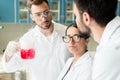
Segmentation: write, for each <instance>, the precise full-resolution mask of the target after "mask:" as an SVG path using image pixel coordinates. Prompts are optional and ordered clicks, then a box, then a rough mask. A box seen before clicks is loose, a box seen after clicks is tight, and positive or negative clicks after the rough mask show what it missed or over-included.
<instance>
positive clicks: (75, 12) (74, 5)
mask: <svg viewBox="0 0 120 80" xmlns="http://www.w3.org/2000/svg"><path fill="white" fill-rule="evenodd" d="M73 12H74V14H75V15H76V14H78V13H79V10H78V8H77V6H76V4H75V3H73Z"/></svg>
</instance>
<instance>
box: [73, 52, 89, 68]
mask: <svg viewBox="0 0 120 80" xmlns="http://www.w3.org/2000/svg"><path fill="white" fill-rule="evenodd" d="M90 57H91V56H90V54H89V52H86V53H84V54H83V55H82V56H81V57H80V58H79V59H78V60H77V62H76V63H75V65H74V66H75V67H77V66H79V65H81V64H83V63H86V61H87V60H89V59H90Z"/></svg>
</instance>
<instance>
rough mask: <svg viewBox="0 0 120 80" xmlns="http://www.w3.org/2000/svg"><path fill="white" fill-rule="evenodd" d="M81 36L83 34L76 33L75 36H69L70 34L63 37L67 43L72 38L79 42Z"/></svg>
mask: <svg viewBox="0 0 120 80" xmlns="http://www.w3.org/2000/svg"><path fill="white" fill-rule="evenodd" d="M80 38H81V36H80V35H78V34H76V35H74V36H69V35H67V36H63V37H62V39H63V41H64V42H65V43H68V42H70V40H71V39H72V40H74V42H79V40H80Z"/></svg>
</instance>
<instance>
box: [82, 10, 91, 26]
mask: <svg viewBox="0 0 120 80" xmlns="http://www.w3.org/2000/svg"><path fill="white" fill-rule="evenodd" d="M83 21H84V23H85V24H86V25H87V26H88V25H89V24H90V15H89V14H88V13H87V12H83Z"/></svg>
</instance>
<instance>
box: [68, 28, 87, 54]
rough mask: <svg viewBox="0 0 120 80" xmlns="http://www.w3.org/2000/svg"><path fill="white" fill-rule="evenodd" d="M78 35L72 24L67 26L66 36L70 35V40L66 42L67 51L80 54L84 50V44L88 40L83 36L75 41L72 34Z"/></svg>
mask: <svg viewBox="0 0 120 80" xmlns="http://www.w3.org/2000/svg"><path fill="white" fill-rule="evenodd" d="M75 35H79V30H78V29H77V28H75V27H73V26H71V27H69V28H68V30H67V36H70V37H72V38H70V41H69V42H68V43H66V44H67V47H68V49H69V51H70V52H71V53H73V54H80V53H81V52H85V51H86V46H87V44H88V40H85V39H84V38H79V40H77V41H75V40H74V39H73V36H75Z"/></svg>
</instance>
